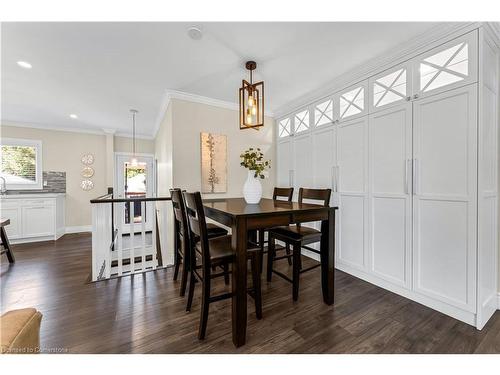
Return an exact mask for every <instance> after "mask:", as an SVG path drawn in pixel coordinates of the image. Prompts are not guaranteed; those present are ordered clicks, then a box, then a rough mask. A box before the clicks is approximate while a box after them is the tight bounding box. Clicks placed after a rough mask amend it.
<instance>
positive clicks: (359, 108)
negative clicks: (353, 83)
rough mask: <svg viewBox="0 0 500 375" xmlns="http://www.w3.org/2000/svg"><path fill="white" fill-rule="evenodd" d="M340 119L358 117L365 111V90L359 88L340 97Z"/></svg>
mask: <svg viewBox="0 0 500 375" xmlns="http://www.w3.org/2000/svg"><path fill="white" fill-rule="evenodd" d="M339 109H340V118H346V117H349V116H354V115H357V114H358V113H361V112H363V110H364V109H365V88H364V87H363V86H361V87H357V88H355V89H354V90H351V91H348V92H346V93H343V94H342V95H340V103H339Z"/></svg>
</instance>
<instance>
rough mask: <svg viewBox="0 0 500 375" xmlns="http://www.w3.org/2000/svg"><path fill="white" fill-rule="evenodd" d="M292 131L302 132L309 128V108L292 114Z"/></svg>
mask: <svg viewBox="0 0 500 375" xmlns="http://www.w3.org/2000/svg"><path fill="white" fill-rule="evenodd" d="M293 125H294V126H293V129H294V133H302V132H304V131H306V130H309V125H310V124H309V109H304V110H303V111H300V112H297V113H296V114H295V115H294V116H293Z"/></svg>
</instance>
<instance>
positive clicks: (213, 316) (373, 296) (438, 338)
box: [0, 234, 500, 353]
mask: <svg viewBox="0 0 500 375" xmlns="http://www.w3.org/2000/svg"><path fill="white" fill-rule="evenodd" d="M14 252H15V255H16V264H15V265H13V266H10V265H9V264H8V262H7V259H6V257H5V256H3V257H2V264H1V278H0V283H1V312H2V313H3V312H5V311H7V310H10V309H15V308H22V307H28V306H33V307H36V308H37V309H39V310H40V311H41V312H42V313H43V315H44V316H43V320H42V329H41V346H42V350H45V351H55V352H69V353H500V312H498V311H497V312H496V314H495V315H494V317H493V318H492V319H491V320H490V322H489V323H488V324H487V326H486V327H485V328H484V329H483V330H482V331H477V330H476V329H475V328H474V327H471V326H469V325H467V324H465V323H461V322H459V321H457V320H455V319H453V318H450V317H447V316H445V315H443V314H441V313H438V312H436V311H434V310H431V309H429V308H427V307H424V306H422V305H419V304H418V303H415V302H412V301H410V300H407V299H405V298H403V297H400V296H398V295H396V294H393V293H390V292H388V291H385V290H383V289H381V288H378V287H376V286H374V285H371V284H369V283H366V282H364V281H361V280H359V279H356V278H355V277H352V276H350V275H348V274H345V273H343V272H340V271H337V272H336V290H335V296H336V302H335V305H334V306H327V305H325V304H324V303H323V302H322V296H321V290H320V272H319V269H316V270H314V271H311V272H308V273H305V274H303V275H301V284H300V294H299V301H298V302H297V303H293V302H292V297H291V292H292V290H291V285H290V284H289V283H287V282H286V281H284V280H281V279H280V278H279V277H273V281H272V282H271V283H267V282H266V281H265V278H263V282H262V285H263V316H264V318H263V320H261V321H257V320H256V319H255V312H254V310H253V308H252V306H253V304H252V303H251V301H249V304H248V306H249V310H248V311H249V319H248V330H247V344H246V345H244V346H243V347H241V348H238V349H236V348H235V347H234V346H233V344H232V341H231V322H230V317H231V315H230V308H231V302H230V300H229V301H222V302H219V303H215V304H212V305H211V306H210V309H211V311H210V316H209V320H208V329H207V338H206V339H205V340H204V341H198V339H197V332H198V320H199V311H200V301H199V299H200V289H199V287H197V289H196V292H195V299H194V302H193V309H192V312H191V313H186V312H185V302H186V300H185V298H182V297H179V293H178V288H179V285H180V281H177V282H173V281H172V275H173V269H167V270H159V271H153V272H148V273H145V274H142V275H135V276H132V277H124V278H121V279H114V280H109V281H103V282H98V283H89V282H88V276H89V272H90V259H91V237H90V235H88V234H73V235H66V236H64V237H63V238H61V239H60V240H59V241H56V242H43V243H37V244H23V245H16V246H14ZM311 262H313V261H312V260H309V259H304V267H307V266H308V265H309V263H311ZM280 263H281V264H277V268H278V269H279V270H281V271H282V272H291V267H289V266H288V264H287V262H280ZM311 264H312V263H311ZM215 288H217V289H222V288H225V286H224V283H223V281H222V280H220V282H217V283H216V285H215Z"/></svg>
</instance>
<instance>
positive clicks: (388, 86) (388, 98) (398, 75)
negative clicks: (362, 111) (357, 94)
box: [373, 69, 406, 107]
mask: <svg viewBox="0 0 500 375" xmlns="http://www.w3.org/2000/svg"><path fill="white" fill-rule="evenodd" d="M405 98H406V69H399V70H397V71H395V72H392V73H390V74H387V75H385V76H383V77H380V78H378V79H376V80H375V82H373V106H374V107H382V106H384V105H387V104H390V103H394V102H397V101H399V100H402V99H403V100H404V99H405Z"/></svg>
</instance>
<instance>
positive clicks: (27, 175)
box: [0, 138, 42, 190]
mask: <svg viewBox="0 0 500 375" xmlns="http://www.w3.org/2000/svg"><path fill="white" fill-rule="evenodd" d="M0 160H1V165H2V171H1V176H2V177H3V178H5V182H6V184H7V189H9V190H24V189H42V142H41V141H34V140H29V139H13V138H2V140H1V150H0Z"/></svg>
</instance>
